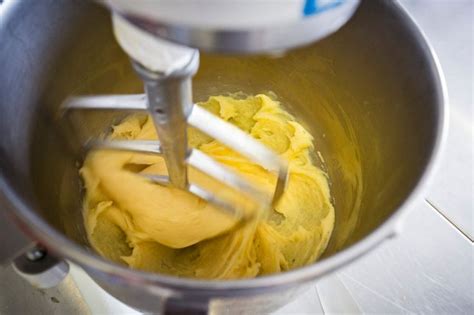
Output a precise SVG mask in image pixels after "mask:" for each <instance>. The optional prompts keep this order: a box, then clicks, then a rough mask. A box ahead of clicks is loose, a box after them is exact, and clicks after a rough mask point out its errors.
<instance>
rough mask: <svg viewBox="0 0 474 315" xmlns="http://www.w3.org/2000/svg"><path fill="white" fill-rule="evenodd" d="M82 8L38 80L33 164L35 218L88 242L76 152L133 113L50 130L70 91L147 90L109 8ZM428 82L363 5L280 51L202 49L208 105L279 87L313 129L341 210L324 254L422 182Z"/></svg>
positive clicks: (387, 25)
mask: <svg viewBox="0 0 474 315" xmlns="http://www.w3.org/2000/svg"><path fill="white" fill-rule="evenodd" d="M81 9H82V10H84V12H87V14H83V15H81V17H80V18H78V19H76V20H75V21H74V23H71V24H70V25H68V27H71V28H74V29H75V31H74V32H75V33H74V34H75V37H74V40H73V41H71V40H69V41H68V43H67V45H63V46H64V47H63V48H62V50H61V54H60V58H58V60H57V61H55V62H54V66H53V67H51V69H49V71H48V72H47V73H46V74H45V76H44V78H43V79H44V82H46V88H45V89H44V91H43V92H42V93H41V97H40V98H39V100H38V101H37V102H36V104H38V106H37V108H36V110H37V115H36V116H35V118H34V119H33V125H32V135H33V136H32V141H31V143H32V145H31V150H30V165H31V174H32V184H33V187H34V195H35V198H36V200H37V202H38V205H39V206H38V207H37V209H38V212H40V214H41V216H42V217H44V218H45V220H47V221H48V222H49V223H50V224H51V225H52V226H54V227H55V228H56V229H58V230H60V231H62V232H63V233H64V234H65V235H66V236H67V237H69V238H71V239H72V240H74V241H75V242H77V243H78V244H80V245H81V246H86V247H88V243H87V239H86V237H85V233H84V226H83V220H82V213H81V187H80V180H79V176H78V165H77V161H78V160H80V157H78V155H77V152H78V150H77V149H78V145H79V143H80V142H81V141H82V140H83V139H85V138H87V137H90V136H94V135H97V134H99V133H101V132H102V131H104V130H105V129H106V128H107V126H109V125H110V124H111V123H113V122H114V121H117V119H120V117H124V116H125V115H126V114H127V113H118V112H114V113H110V112H93V113H91V112H87V113H85V112H83V113H81V114H79V113H78V114H75V115H74V117H73V124H74V128H75V129H74V130H75V131H74V132H75V134H74V137H73V138H71V137H69V136H67V135H71V133H70V131H67V130H66V129H63V128H67V126H63V125H62V123H60V124H59V127H54V128H52V126H53V125H54V126H55V125H57V123H56V122H55V117H54V113H56V111H57V108H58V106H59V104H60V103H61V102H62V101H63V100H64V99H65V98H66V97H67V96H70V95H81V94H113V93H117V94H119V93H120V94H123V93H142V92H143V87H142V83H141V81H140V80H139V78H138V77H137V75H136V74H135V73H134V71H133V69H132V68H131V65H130V62H129V59H128V57H127V56H126V55H125V54H124V53H123V52H122V50H121V49H120V47H119V46H118V45H117V43H116V42H115V40H114V37H113V34H112V30H111V23H110V17H109V15H108V13H107V12H105V11H104V10H102V9H100V8H97V7H94V6H86V7H83V8H81ZM375 12H377V14H375ZM397 14H398V15H397ZM433 77H434V76H433V72H432V69H431V68H430V65H429V62H428V61H427V55H426V52H425V51H424V50H423V48H422V47H421V46H420V44H419V42H418V39H417V37H416V36H415V35H413V32H412V30H411V29H410V27H408V26H407V25H406V24H404V23H403V19H402V17H401V16H400V15H399V13H396V11H394V10H390V4H387V3H386V2H385V3H382V2H376V1H374V2H365V3H363V4H362V5H361V7H360V8H359V10H358V12H357V14H356V15H355V17H354V18H353V19H352V20H351V21H350V22H349V23H348V24H347V25H346V26H345V27H343V29H342V30H341V31H339V32H338V33H337V34H335V35H333V36H331V37H329V38H327V39H325V40H323V41H321V42H318V43H316V44H313V45H311V46H307V47H303V48H298V49H295V50H292V51H289V52H287V53H286V54H284V55H281V56H233V55H224V56H223V55H212V54H206V53H202V56H201V65H200V69H199V72H198V73H197V75H196V77H195V79H194V81H193V93H194V100H195V101H202V100H205V99H207V97H208V96H210V95H217V94H222V93H232V92H239V91H242V92H244V93H247V94H255V93H260V92H268V91H272V92H273V93H275V94H276V95H277V96H278V98H279V99H280V101H281V102H282V104H283V105H284V106H285V107H286V108H287V109H288V110H289V111H290V112H291V113H292V114H294V115H295V116H296V117H297V118H298V119H299V120H300V121H301V122H302V123H303V125H305V126H306V127H307V128H308V129H309V130H310V131H311V133H312V134H313V136H314V137H315V139H314V144H315V147H316V149H317V150H318V151H319V152H320V153H321V156H322V157H323V159H322V160H319V161H318V163H320V165H321V166H322V167H323V168H324V169H325V171H326V172H327V174H328V177H329V180H330V185H331V192H332V196H333V202H334V206H335V209H336V225H335V230H334V233H333V236H332V238H331V241H330V244H329V246H328V249H327V250H326V253H325V256H326V257H327V256H330V255H333V254H334V253H336V252H339V251H341V250H343V249H344V248H347V247H348V246H350V245H351V244H353V243H355V242H357V241H359V240H361V239H363V238H364V236H366V235H368V234H370V233H371V232H372V231H373V230H374V229H376V228H377V227H378V226H380V225H381V224H382V223H383V222H384V221H385V220H386V219H387V218H388V217H389V216H390V215H391V214H392V213H394V211H396V210H397V207H398V206H399V205H400V204H401V203H402V202H403V200H404V199H405V198H406V197H407V195H408V194H409V193H410V192H411V190H412V189H413V187H414V186H415V185H416V183H417V182H418V180H419V178H420V176H421V174H422V172H423V171H424V167H425V165H426V163H427V161H428V160H429V158H430V155H431V152H432V149H433V144H434V139H435V137H436V134H437V119H438V118H437V117H438V115H439V113H438V102H439V100H438V99H437V96H436V95H437V94H436V93H435V88H436V84H435V81H434V79H433ZM58 128H60V129H58ZM58 131H59V132H58ZM76 140H78V141H76Z"/></svg>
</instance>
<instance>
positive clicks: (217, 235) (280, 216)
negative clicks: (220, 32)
mask: <svg viewBox="0 0 474 315" xmlns="http://www.w3.org/2000/svg"><path fill="white" fill-rule="evenodd" d="M199 105H200V106H202V107H204V108H206V109H207V110H209V111H211V112H213V113H215V114H217V115H219V116H220V117H222V118H223V119H225V120H226V121H228V122H230V123H233V124H235V125H236V126H238V127H239V128H241V129H243V130H244V131H246V132H248V133H250V134H251V135H252V136H253V137H255V138H257V139H259V140H260V141H262V142H263V143H265V144H266V145H268V146H269V147H271V148H272V149H274V150H275V151H276V152H278V153H279V154H280V155H281V156H282V157H284V158H285V159H287V160H288V161H289V174H290V175H289V182H288V185H287V189H286V191H285V193H284V195H283V197H282V198H281V200H280V201H279V203H278V204H277V206H276V207H275V209H274V210H272V211H271V213H269V214H268V215H267V216H266V217H265V218H264V219H259V220H253V221H250V222H248V223H246V224H243V225H242V224H237V221H236V219H235V218H232V217H231V216H229V215H227V214H225V213H224V212H221V211H219V210H218V209H216V208H214V207H213V206H211V205H209V204H207V203H206V202H204V201H203V200H201V199H199V198H197V197H195V196H193V195H191V194H189V193H187V192H184V191H181V190H177V189H173V188H166V187H163V186H160V185H157V184H153V183H151V182H150V181H148V180H147V179H145V178H144V177H142V176H138V175H136V173H151V174H164V173H166V168H165V165H164V161H163V160H162V158H160V157H157V156H152V155H146V154H138V153H131V152H116V151H93V152H90V153H89V154H88V156H87V158H86V160H85V162H84V166H83V167H82V169H81V175H82V177H83V179H84V182H85V187H86V196H85V202H84V218H85V226H86V229H87V233H88V237H89V240H90V242H91V244H92V246H93V247H94V248H95V249H96V250H97V251H98V252H99V253H100V254H102V255H103V256H105V257H108V258H110V259H112V260H114V261H116V262H120V263H125V264H127V265H129V266H130V267H132V268H137V269H142V270H147V271H153V272H159V273H165V274H173V275H178V276H183V277H195V278H206V279H235V278H249V277H255V276H259V275H263V274H269V273H275V272H280V271H284V270H288V269H292V268H296V267H300V266H303V265H307V264H310V263H312V262H314V261H315V260H316V259H317V258H318V257H319V255H320V254H321V253H322V252H323V251H324V249H325V248H326V245H327V243H328V240H329V237H330V235H331V232H332V229H333V225H334V209H333V206H332V205H331V202H330V194H329V188H328V183H327V179H326V176H325V174H324V173H323V172H322V171H321V170H320V169H319V168H317V167H316V166H315V165H313V163H312V161H311V158H310V156H311V155H312V153H313V150H314V148H313V144H312V140H313V138H312V136H311V135H310V134H309V133H308V132H307V131H306V130H305V129H304V128H303V127H302V126H301V125H300V124H299V123H297V122H296V121H295V120H294V118H293V117H292V116H291V115H290V114H289V113H287V112H286V111H285V110H283V109H282V108H281V106H280V104H279V102H277V101H276V100H274V99H272V98H271V97H269V96H267V95H263V94H260V95H256V96H249V97H245V98H243V97H240V98H238V97H235V96H234V97H230V96H213V97H210V98H209V100H208V101H207V102H204V103H200V104H199ZM110 138H111V139H157V135H156V132H155V130H154V127H153V124H152V121H151V119H149V118H148V117H141V116H135V115H134V116H129V117H128V118H127V119H125V120H124V121H123V122H122V123H121V124H119V125H117V126H114V127H113V132H112V134H111V135H110ZM189 143H190V145H191V146H193V147H195V148H198V149H200V150H202V151H203V152H205V153H207V154H209V155H210V156H212V157H213V158H215V159H216V160H218V161H219V162H221V163H223V164H226V165H227V166H229V167H230V168H232V169H234V170H236V171H237V172H239V173H240V174H241V175H243V176H244V177H246V178H247V179H248V180H252V181H253V182H256V183H258V184H259V185H260V186H261V187H262V188H263V189H265V190H266V191H271V189H272V188H273V185H274V184H275V179H274V175H272V174H270V173H268V172H266V171H265V170H264V169H263V168H261V167H260V166H258V165H255V164H253V163H251V162H249V161H248V160H246V159H245V158H243V157H242V156H240V155H238V154H236V153H235V152H233V151H231V150H229V149H227V148H226V147H224V146H222V145H221V144H219V143H218V142H216V141H214V140H213V139H211V138H209V137H207V136H206V135H204V134H202V133H200V132H198V131H197V130H194V129H192V128H190V130H189ZM190 177H191V179H193V177H194V179H195V180H199V179H203V180H204V181H205V180H206V179H204V175H202V174H199V173H197V172H193V173H191V174H190Z"/></svg>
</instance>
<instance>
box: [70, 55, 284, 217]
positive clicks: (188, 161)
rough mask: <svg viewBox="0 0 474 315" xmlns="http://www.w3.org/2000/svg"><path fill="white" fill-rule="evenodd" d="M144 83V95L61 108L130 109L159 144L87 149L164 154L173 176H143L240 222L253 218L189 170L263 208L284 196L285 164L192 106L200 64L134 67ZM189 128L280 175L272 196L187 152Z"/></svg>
mask: <svg viewBox="0 0 474 315" xmlns="http://www.w3.org/2000/svg"><path fill="white" fill-rule="evenodd" d="M134 67H135V69H136V71H137V72H138V73H139V74H140V76H141V77H142V79H143V81H144V83H145V91H146V94H135V95H98V96H80V97H70V98H68V99H67V100H66V101H65V102H64V103H63V105H62V111H63V113H67V112H69V111H71V110H127V111H137V112H144V113H148V114H149V115H150V116H151V117H152V118H153V122H154V125H155V128H156V130H157V134H158V135H159V139H160V140H159V141H158V140H150V141H149V140H146V141H144V140H97V139H95V140H94V139H93V140H89V141H88V143H87V148H88V149H108V150H128V151H134V152H141V153H147V154H157V155H161V156H163V158H164V160H165V163H166V167H167V170H168V175H169V176H161V175H143V176H146V177H147V178H148V179H149V180H151V181H153V182H155V183H157V184H160V185H171V186H173V187H177V188H180V189H184V190H187V191H189V192H190V193H192V194H194V195H196V196H198V197H200V198H202V199H204V200H206V201H207V202H210V203H212V204H214V205H216V206H217V207H218V208H219V209H222V210H223V211H226V212H228V213H229V214H231V215H233V216H236V217H238V218H241V219H244V220H245V219H249V218H250V216H253V214H249V213H248V212H246V211H243V210H242V208H241V207H239V206H237V205H236V203H235V202H232V201H230V200H228V199H226V198H222V197H221V196H219V194H218V193H217V192H213V191H209V190H208V189H207V188H205V187H202V185H199V184H198V183H190V182H189V178H188V166H191V167H193V168H195V169H197V170H198V171H200V172H202V173H204V174H207V175H208V176H210V177H212V178H214V179H216V180H217V181H218V182H222V183H223V184H225V185H227V186H229V187H230V188H232V189H233V190H235V191H237V192H239V193H242V194H243V195H245V196H246V197H248V198H251V200H253V201H255V203H256V204H257V205H258V208H259V209H269V208H270V207H272V206H273V205H274V204H275V203H276V202H277V201H278V200H279V198H280V197H281V195H282V193H283V191H284V188H285V185H286V181H287V174H288V170H287V163H286V162H285V161H284V160H283V159H281V158H280V157H279V156H278V155H277V154H276V153H274V152H273V151H272V150H270V149H269V148H267V147H266V146H264V145H263V144H262V143H260V142H259V141H258V140H256V139H254V138H253V137H252V136H250V135H248V134H247V133H245V132H244V131H242V130H240V129H239V128H237V127H236V126H234V125H232V124H230V123H227V122H225V121H224V120H222V119H220V118H219V117H217V116H215V115H214V114H212V113H210V112H208V111H206V110H205V109H203V108H201V107H199V106H197V105H193V103H192V98H191V76H192V75H193V74H194V73H195V69H196V68H197V65H196V64H192V63H191V64H190V65H188V67H187V68H185V69H182V70H180V71H179V72H174V73H171V74H167V75H166V76H164V75H161V74H157V73H153V72H150V71H148V70H147V69H144V68H143V67H142V66H141V65H139V64H137V63H134ZM188 125H190V126H192V127H194V128H196V129H198V130H200V131H202V132H204V133H205V134H207V135H209V136H210V137H212V138H214V139H215V140H217V141H219V142H220V143H222V144H223V145H225V146H226V147H229V148H230V149H232V150H234V151H235V152H238V153H240V154H241V155H242V156H244V157H246V158H247V159H249V160H250V161H252V162H255V163H256V164H259V165H261V166H262V167H263V168H264V169H266V170H268V171H270V172H272V173H274V174H275V175H276V185H275V189H274V191H273V195H272V196H268V192H267V193H264V192H263V191H262V190H261V189H259V187H256V186H255V185H254V184H252V183H250V182H249V181H248V180H247V179H244V178H243V177H241V176H240V175H238V174H237V173H235V172H234V171H233V170H231V169H229V168H228V167H226V166H224V165H223V164H221V163H219V162H217V161H216V160H214V159H213V158H212V157H210V156H209V155H207V154H205V153H204V152H202V151H200V150H198V149H194V148H188V146H187V136H186V135H187V127H188Z"/></svg>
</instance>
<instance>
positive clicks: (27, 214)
mask: <svg viewBox="0 0 474 315" xmlns="http://www.w3.org/2000/svg"><path fill="white" fill-rule="evenodd" d="M8 3H9V2H7V3H6V4H5V5H4V8H3V9H4V12H3V14H2V15H3V16H4V17H5V18H8V15H9V14H12V12H13V11H14V10H13V9H14V7H15V5H14V4H13V3H20V2H13V1H12V2H10V3H9V4H10V5H8ZM390 6H391V9H393V10H394V11H396V13H397V14H398V15H399V17H400V19H401V20H404V21H405V23H406V24H407V28H408V29H410V30H411V32H412V34H413V35H414V36H415V37H416V38H417V39H418V42H419V45H420V48H421V50H422V51H423V52H424V55H425V58H426V59H427V62H428V64H429V68H430V71H431V75H432V76H433V81H434V84H435V88H436V94H437V95H436V100H437V104H436V106H437V107H438V119H437V122H436V132H437V134H436V137H435V139H434V144H433V146H432V149H431V153H430V156H429V157H428V161H427V163H426V165H425V167H424V169H423V170H422V174H421V175H420V177H419V179H418V181H417V183H416V184H415V187H414V188H413V190H412V191H411V192H410V193H408V195H407V196H406V199H405V200H404V201H403V202H402V203H401V204H400V206H399V207H398V208H397V209H396V210H395V211H394V212H393V213H392V214H391V215H390V216H389V217H388V218H387V219H386V220H385V222H383V223H382V224H381V225H380V226H378V227H377V228H376V229H375V230H374V231H373V232H372V233H370V234H369V235H367V236H365V237H364V238H362V239H361V240H359V241H357V242H356V243H354V244H352V245H351V246H349V247H348V248H346V249H344V250H342V251H340V252H338V253H335V254H334V255H332V256H330V257H327V258H325V259H322V260H320V261H317V262H316V263H314V264H312V265H308V266H304V267H301V268H298V269H293V270H289V271H286V272H283V273H278V274H273V275H267V276H261V277H258V278H252V279H240V280H225V281H216V280H198V279H190V278H181V277H176V276H168V275H161V274H157V273H151V272H145V271H140V270H132V269H130V268H127V267H125V266H122V265H119V264H117V263H114V262H111V261H109V260H106V259H105V258H102V257H100V256H98V255H96V254H91V251H88V250H87V249H85V248H83V247H81V246H79V245H78V244H76V243H75V242H74V241H72V240H70V239H68V238H67V237H66V236H64V235H63V234H62V233H61V232H59V231H57V230H56V229H54V228H52V227H51V226H50V225H49V224H48V223H47V222H46V221H44V220H43V219H42V218H41V217H40V216H39V215H37V213H36V212H34V211H31V210H30V209H32V208H34V206H32V205H31V204H29V202H28V201H26V200H23V199H22V198H21V196H20V195H19V194H18V193H17V192H16V191H15V190H14V189H13V188H12V186H11V185H8V180H7V178H6V177H5V176H3V174H0V189H1V190H2V194H3V195H4V196H5V197H6V198H5V199H6V201H7V202H8V204H9V205H10V207H8V206H7V207H5V209H6V210H7V211H9V212H10V214H11V215H12V216H13V219H14V221H16V222H15V223H17V224H18V225H20V227H21V229H22V230H23V231H24V232H25V233H26V234H27V235H29V236H31V237H33V238H34V239H35V240H38V241H39V242H40V243H42V244H43V245H45V246H46V247H47V248H49V249H50V250H51V251H52V252H53V253H54V254H57V255H58V256H60V257H64V258H65V259H68V260H70V261H71V262H73V263H76V264H78V265H80V266H81V267H83V268H84V269H85V270H86V271H87V272H88V273H90V274H91V275H92V276H93V277H94V276H96V277H97V278H102V279H103V278H104V277H105V279H107V280H110V281H113V282H114V283H120V284H124V285H132V286H135V287H136V286H141V287H144V288H147V289H150V290H151V289H153V290H155V291H156V289H158V288H161V289H164V290H165V291H163V292H167V291H166V290H170V291H171V292H173V291H179V292H180V293H181V294H186V293H188V294H191V293H192V294H193V295H198V296H210V295H212V296H213V297H218V296H240V295H247V296H248V295H253V294H255V292H257V291H259V292H261V290H262V289H265V290H266V291H267V292H268V291H278V290H282V289H284V288H288V287H290V286H294V285H296V284H302V283H306V282H309V281H313V280H315V279H317V278H319V277H321V276H322V275H326V274H328V273H329V272H331V271H334V270H335V269H337V268H339V267H341V266H343V265H345V264H347V263H349V262H351V261H353V260H355V259H357V258H359V257H361V256H362V255H363V254H364V253H366V252H368V251H369V250H371V249H372V248H374V247H376V246H377V245H379V244H380V243H381V242H382V241H383V240H385V239H387V238H388V237H391V236H395V235H396V234H397V232H399V231H400V221H401V220H400V219H401V216H402V215H404V214H405V213H406V212H407V210H408V209H410V208H411V207H412V206H413V205H414V204H415V203H416V202H417V201H418V197H419V196H420V195H421V194H422V193H423V192H424V191H425V190H426V188H427V184H428V182H429V181H430V179H431V178H432V176H433V174H434V171H435V169H436V168H437V167H438V165H439V162H440V155H441V151H442V148H443V147H444V145H445V142H446V137H447V127H448V92H447V86H446V82H445V78H444V74H443V71H442V68H441V65H440V62H439V60H438V57H437V55H436V53H435V51H434V50H433V48H432V47H431V45H430V44H429V42H428V40H427V38H426V36H425V35H424V33H423V31H422V30H421V29H420V27H419V26H418V24H417V23H416V22H415V21H414V19H413V18H412V17H411V15H410V14H409V13H408V12H407V11H406V9H405V8H404V7H403V6H402V5H401V4H400V3H398V2H392V3H391V4H390ZM13 209H16V211H15V210H13Z"/></svg>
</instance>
